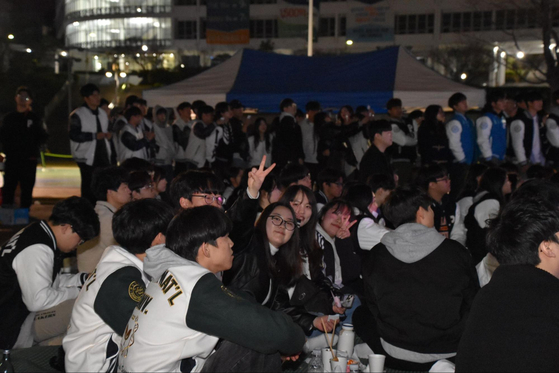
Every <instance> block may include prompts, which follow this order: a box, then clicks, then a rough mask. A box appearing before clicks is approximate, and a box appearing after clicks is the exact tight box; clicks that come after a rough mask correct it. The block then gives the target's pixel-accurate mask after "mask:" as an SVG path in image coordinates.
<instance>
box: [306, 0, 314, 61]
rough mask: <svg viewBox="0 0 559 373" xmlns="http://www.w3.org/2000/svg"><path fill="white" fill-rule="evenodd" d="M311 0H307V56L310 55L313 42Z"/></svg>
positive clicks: (312, 9)
mask: <svg viewBox="0 0 559 373" xmlns="http://www.w3.org/2000/svg"><path fill="white" fill-rule="evenodd" d="M313 16H314V7H313V0H309V33H308V34H309V40H308V43H307V56H309V57H312V47H313V45H312V42H313V21H314V17H313Z"/></svg>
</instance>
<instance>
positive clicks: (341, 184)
mask: <svg viewBox="0 0 559 373" xmlns="http://www.w3.org/2000/svg"><path fill="white" fill-rule="evenodd" d="M332 184H335V185H337V186H339V187H343V186H344V183H340V182H337V183H332Z"/></svg>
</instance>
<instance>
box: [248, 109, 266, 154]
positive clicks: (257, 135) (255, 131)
mask: <svg viewBox="0 0 559 373" xmlns="http://www.w3.org/2000/svg"><path fill="white" fill-rule="evenodd" d="M261 122H264V123H266V132H264V141H265V142H266V152H268V153H269V152H270V144H271V142H270V126H269V125H268V122H266V119H264V117H258V118H256V120H255V121H254V127H253V129H252V136H254V140H253V141H254V149H256V148H257V147H258V143H259V142H260V130H259V129H258V127H260V123H261Z"/></svg>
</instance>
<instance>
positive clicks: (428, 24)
mask: <svg viewBox="0 0 559 373" xmlns="http://www.w3.org/2000/svg"><path fill="white" fill-rule="evenodd" d="M434 30H435V15H434V14H407V15H396V16H395V18H394V33H395V34H397V35H404V34H432V33H433V32H434Z"/></svg>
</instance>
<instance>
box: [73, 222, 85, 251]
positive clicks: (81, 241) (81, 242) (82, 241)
mask: <svg viewBox="0 0 559 373" xmlns="http://www.w3.org/2000/svg"><path fill="white" fill-rule="evenodd" d="M70 228H72V232H74V233H75V234H77V235H78V237H80V234H79V233H78V232H76V231H75V230H74V226H73V225H70ZM84 243H85V240H84V239H82V238H81V237H80V242H79V243H78V246H80V245H83V244H84Z"/></svg>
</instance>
